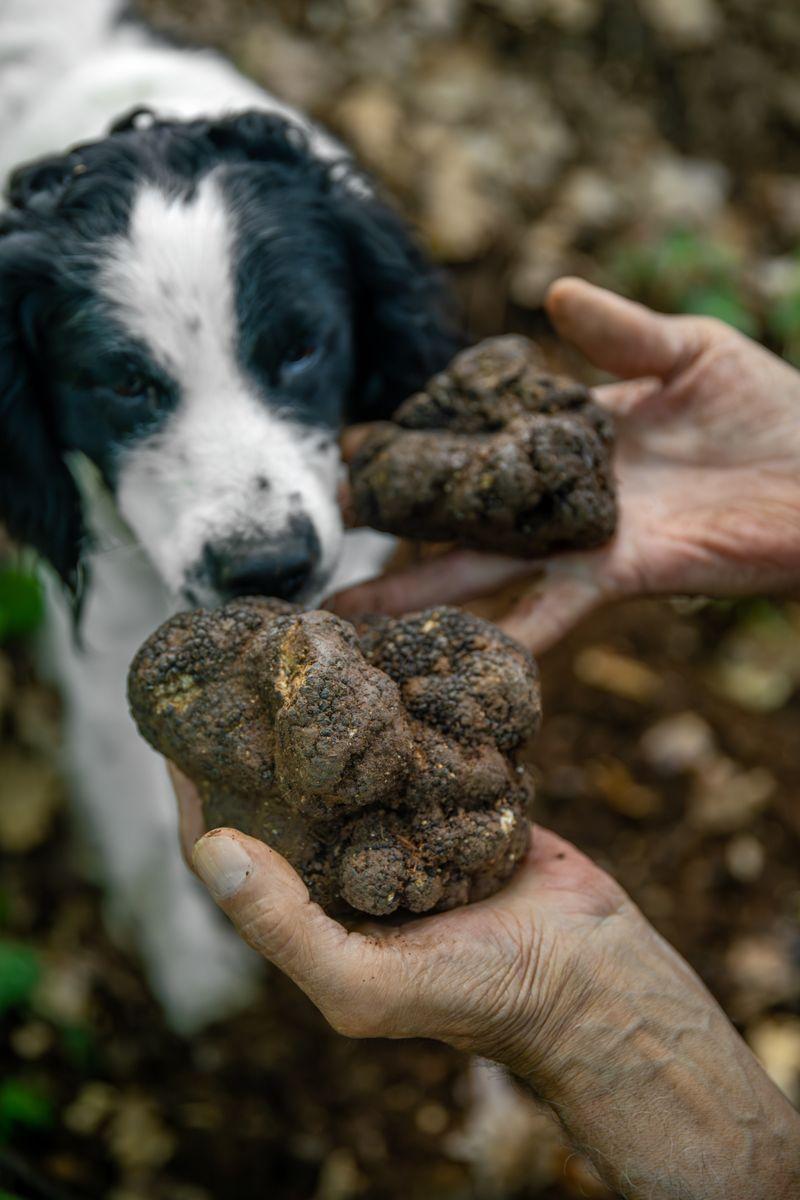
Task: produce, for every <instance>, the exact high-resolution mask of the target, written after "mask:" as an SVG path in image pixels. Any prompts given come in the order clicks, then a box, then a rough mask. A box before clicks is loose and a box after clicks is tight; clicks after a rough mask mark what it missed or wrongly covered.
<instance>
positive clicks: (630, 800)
mask: <svg viewBox="0 0 800 1200" xmlns="http://www.w3.org/2000/svg"><path fill="white" fill-rule="evenodd" d="M586 771H587V775H588V777H589V780H590V782H591V784H592V786H593V787H594V790H595V791H596V792H598V793H599V794H600V795H601V796H602V798H603V799H604V800H605V802H606V804H608V806H609V808H612V809H613V810H614V811H615V812H618V813H621V814H622V816H624V817H630V818H632V819H633V820H634V821H642V820H646V819H647V818H648V817H652V816H655V815H656V814H657V813H659V812H660V811H661V808H662V804H661V797H660V796H659V794H658V792H656V791H653V789H652V788H649V787H646V786H645V785H644V784H641V783H637V781H636V780H635V779H634V778H633V777H632V775H631V773H630V771H629V770H628V768H627V767H626V766H625V764H624V763H623V762H620V761H619V759H616V758H604V759H593V760H592V761H591V762H590V763H588V765H587V768H586Z"/></svg>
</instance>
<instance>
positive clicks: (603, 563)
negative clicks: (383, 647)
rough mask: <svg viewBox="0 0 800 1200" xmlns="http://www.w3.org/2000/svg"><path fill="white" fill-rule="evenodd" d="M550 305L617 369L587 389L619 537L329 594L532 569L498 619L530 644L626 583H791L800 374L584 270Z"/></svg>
mask: <svg viewBox="0 0 800 1200" xmlns="http://www.w3.org/2000/svg"><path fill="white" fill-rule="evenodd" d="M547 308H548V312H549V314H550V316H551V318H552V321H553V323H554V325H555V327H556V329H557V330H558V332H559V333H560V334H561V336H562V337H564V338H565V339H566V340H567V341H570V342H572V343H573V344H574V345H575V346H576V347H577V348H578V349H579V350H581V351H582V352H583V353H584V354H585V355H586V357H587V358H588V359H589V360H590V361H591V362H592V363H594V364H595V365H596V366H598V367H601V368H602V369H604V370H606V371H609V372H611V373H613V374H615V375H617V376H620V377H621V379H622V380H623V382H620V383H613V384H609V385H607V386H605V387H601V388H598V389H597V390H596V392H595V395H596V398H597V400H598V401H599V402H600V403H602V404H603V405H604V406H605V407H606V408H608V409H609V410H610V411H611V412H612V413H613V414H614V416H615V418H616V423H617V454H616V464H615V465H616V474H617V481H618V488H619V503H620V522H619V528H618V531H617V534H616V536H615V538H614V540H613V541H612V542H610V543H609V545H608V546H606V547H603V548H602V549H600V550H594V551H590V552H581V553H569V554H563V555H560V556H557V557H554V558H552V559H549V560H547V561H544V562H541V563H536V564H531V563H530V562H521V561H519V560H514V559H509V558H505V557H501V556H494V555H489V554H480V553H476V552H472V551H453V552H450V553H448V554H446V555H444V556H442V557H440V558H435V559H428V560H427V561H425V562H424V563H422V564H421V565H420V566H417V567H414V568H412V569H410V570H407V571H403V572H399V573H397V574H394V575H386V576H383V577H381V578H380V579H378V580H375V581H370V582H369V583H366V584H362V585H360V586H358V587H356V588H352V589H350V590H349V591H347V592H343V593H341V594H340V595H339V596H337V597H335V598H334V599H333V601H332V603H331V607H333V608H334V610H335V611H336V612H339V613H340V614H341V615H343V616H351V615H353V614H355V613H357V612H364V611H382V612H388V613H400V612H408V611H411V610H414V609H419V608H424V607H426V606H428V605H430V604H434V603H460V602H466V601H469V600H470V599H475V598H476V597H478V596H485V595H490V594H492V593H493V592H495V591H497V590H499V589H500V588H502V587H504V586H505V585H507V584H509V583H511V582H513V581H517V580H524V579H526V578H529V577H530V578H531V586H530V588H529V589H528V590H527V591H526V592H525V593H524V594H523V596H522V598H521V599H519V600H518V601H517V602H516V604H515V606H514V607H513V608H512V609H511V611H510V612H509V613H508V614H507V616H506V617H505V618H504V619H503V620H502V621H501V622H500V624H501V626H502V627H503V628H504V629H505V630H506V632H508V633H510V634H511V635H512V636H514V637H516V638H518V639H519V640H520V641H521V642H523V643H524V644H525V645H527V646H528V647H529V648H530V649H532V650H534V651H535V652H536V651H541V650H543V649H545V648H546V647H547V646H549V645H550V644H551V643H552V642H554V641H556V640H557V639H558V638H559V637H561V636H562V635H563V634H564V633H566V632H567V630H568V629H570V628H571V626H572V625H574V624H575V623H576V622H577V621H578V620H580V619H581V618H582V617H583V616H584V615H586V614H587V613H588V612H590V611H591V610H592V609H594V608H595V607H597V606H598V605H600V604H602V603H605V602H607V601H611V600H615V599H622V598H624V597H626V596H634V595H657V594H662V595H663V594H670V593H692V594H702V595H714V596H741V595H749V594H754V593H757V594H762V595H763V594H764V593H791V592H795V593H796V592H798V591H800V373H798V372H797V371H795V370H794V369H792V368H791V367H789V366H787V365H786V364H785V363H783V362H782V361H781V360H780V359H778V358H776V357H775V355H773V354H770V353H769V352H768V351H766V350H764V349H763V348H761V347H760V346H758V345H756V343H755V342H752V341H750V340H749V339H748V338H746V337H744V336H743V335H741V334H739V333H737V332H736V331H735V330H733V329H731V328H729V327H728V326H727V325H724V324H722V323H721V322H719V321H715V320H713V319H709V318H703V317H666V316H661V315H659V314H657V313H654V312H651V311H650V310H648V309H646V308H644V307H642V306H641V305H638V304H633V303H631V302H630V301H627V300H623V299H621V298H620V297H618V296H614V295H612V294H611V293H610V292H607V291H604V290H603V289H601V288H597V287H593V286H592V285H590V284H587V283H584V282H582V281H581V280H578V279H562V280H559V281H558V282H557V283H556V284H554V285H553V287H552V288H551V290H550V293H549V296H548V300H547ZM350 436H351V444H352V445H355V444H357V441H358V432H357V431H354V432H353V433H352V434H351V435H350Z"/></svg>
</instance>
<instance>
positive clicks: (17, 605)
mask: <svg viewBox="0 0 800 1200" xmlns="http://www.w3.org/2000/svg"><path fill="white" fill-rule="evenodd" d="M43 615H44V600H43V597H42V588H41V584H40V583H39V580H38V579H37V578H36V576H35V575H30V574H28V573H27V572H25V571H19V570H15V569H14V568H12V567H5V568H4V569H2V570H0V641H5V640H6V639H7V638H11V637H21V636H23V635H24V634H26V633H31V632H32V631H33V630H34V629H36V628H37V626H38V625H39V624H40V623H41V620H42V617H43Z"/></svg>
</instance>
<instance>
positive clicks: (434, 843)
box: [128, 598, 540, 915]
mask: <svg viewBox="0 0 800 1200" xmlns="http://www.w3.org/2000/svg"><path fill="white" fill-rule="evenodd" d="M128 696H129V700H130V705H131V711H132V713H133V716H134V719H135V720H136V722H137V725H138V727H139V730H140V732H141V733H142V735H143V736H144V737H145V738H146V739H147V741H149V742H150V743H151V745H152V746H154V747H155V748H156V749H157V750H159V751H160V752H161V753H162V754H165V755H166V756H167V757H168V758H170V759H171V760H172V761H173V762H174V763H176V764H177V766H179V767H180V769H181V770H182V771H184V772H185V774H187V775H188V776H189V777H190V778H191V779H192V780H193V781H194V782H195V783H196V784H197V786H198V788H199V790H200V794H201V797H202V800H203V805H204V811H205V816H206V821H207V824H208V825H209V827H215V826H218V825H233V826H235V827H236V828H238V829H241V830H242V831H244V832H245V833H248V834H251V835H253V836H255V837H258V838H261V839H262V840H263V841H265V842H267V843H269V845H271V846H273V847H274V848H275V849H277V850H279V851H280V852H281V853H282V854H284V855H285V856H286V857H287V858H288V859H289V861H290V862H291V863H292V864H293V865H294V866H295V867H296V868H297V870H298V871H299V872H300V874H301V876H302V877H303V879H304V880H305V882H306V884H307V885H308V887H309V890H310V892H311V895H312V896H313V897H314V899H316V900H318V901H319V902H320V903H321V904H323V905H324V906H325V907H326V908H327V909H328V910H329V911H332V912H339V913H346V912H348V911H350V910H353V909H355V910H358V911H360V912H365V913H370V914H373V915H382V914H387V913H391V912H394V911H395V910H396V909H398V908H403V909H407V910H410V911H412V912H416V913H418V912H426V911H428V910H431V909H445V908H451V907H453V906H455V905H458V904H463V903H466V902H467V901H468V900H475V899H479V898H481V897H484V896H488V895H490V894H491V893H492V892H494V891H496V890H497V889H498V888H499V887H500V885H501V884H502V882H503V880H505V879H506V878H507V877H508V876H509V875H510V874H511V873H512V871H513V869H514V866H515V865H516V863H517V862H518V860H519V859H520V857H521V856H522V855H523V854H524V852H525V850H526V848H527V844H528V836H529V835H528V822H527V817H526V812H527V809H528V806H529V802H530V800H531V798H532V785H531V781H530V778H529V776H528V775H527V773H526V771H525V770H524V769H523V768H522V767H520V766H518V765H517V763H516V759H515V752H516V751H517V749H518V748H519V747H520V746H521V745H522V743H523V742H524V741H526V739H528V738H529V737H530V736H532V735H533V734H534V733H535V732H536V730H537V728H538V725H539V720H540V700H539V684H538V676H537V671H536V666H535V663H534V660H533V658H532V657H531V656H530V655H529V654H528V653H527V651H526V650H524V649H523V648H522V647H521V646H519V645H517V643H516V642H514V641H512V640H511V639H510V638H508V637H506V636H505V635H504V634H503V633H501V632H500V631H499V630H497V629H496V628H495V627H494V626H493V625H490V624H489V623H488V622H486V621H483V620H481V619H480V618H478V617H475V616H472V615H470V614H467V613H463V612H460V611H459V610H457V609H452V608H433V609H429V610H428V611H426V612H422V613H417V614H414V615H412V616H407V617H403V618H398V619H392V618H384V617H372V618H369V619H367V620H365V621H364V622H363V623H361V624H360V625H359V626H353V625H351V624H349V623H348V622H347V621H344V620H342V619H341V618H340V617H337V616H334V615H333V614H332V613H328V612H302V611H299V610H298V609H295V608H294V607H293V606H292V605H289V604H286V603H284V602H282V601H277V600H262V599H257V598H246V599H242V600H235V601H232V602H231V603H229V604H226V605H224V606H223V607H222V608H219V609H217V610H214V611H205V610H202V609H200V610H197V611H193V612H185V613H179V614H178V615H177V616H174V617H172V618H171V619H170V620H168V621H167V622H166V623H165V624H164V625H162V626H161V628H160V629H158V630H157V631H156V632H155V633H154V634H153V635H152V636H151V637H150V638H149V639H148V641H147V642H145V644H144V645H143V646H142V648H141V649H140V650H139V652H138V654H137V655H136V657H135V659H134V661H133V663H132V665H131V669H130V674H129V678H128Z"/></svg>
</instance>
